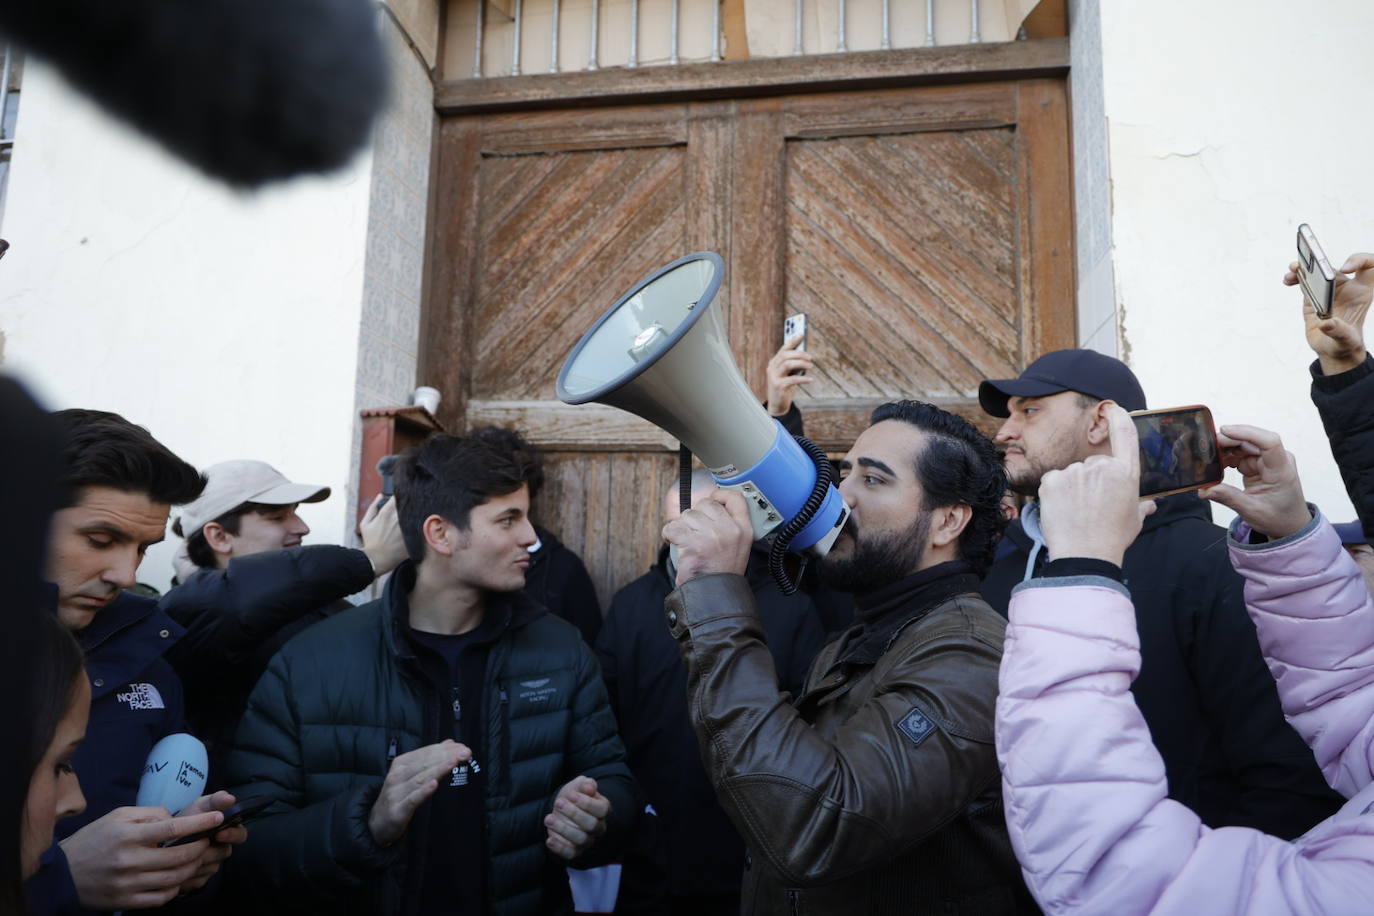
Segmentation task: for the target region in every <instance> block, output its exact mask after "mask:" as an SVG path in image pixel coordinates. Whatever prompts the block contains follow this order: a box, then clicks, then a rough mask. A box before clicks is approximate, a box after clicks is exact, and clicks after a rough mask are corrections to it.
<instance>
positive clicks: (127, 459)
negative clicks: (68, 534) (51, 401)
mask: <svg viewBox="0 0 1374 916" xmlns="http://www.w3.org/2000/svg"><path fill="white" fill-rule="evenodd" d="M52 417H53V419H54V420H55V421H56V422H57V425H58V427H59V428H60V429H61V430H62V432H63V433H64V434H65V435H66V438H67V444H66V448H64V449H63V450H62V458H63V468H62V485H63V487H64V488H65V490H66V493H65V500H66V505H67V506H73V505H75V504H76V502H77V501H78V500H79V499H80V498H81V491H82V489H83V488H85V487H110V488H111V489H115V490H121V491H123V492H125V493H142V494H144V495H146V496H147V497H148V498H149V499H150V500H152V501H153V502H155V503H166V504H167V505H169V506H181V505H185V504H186V503H189V502H191V501H192V500H193V499H195V498H196V497H197V496H199V495H200V492H201V490H204V489H205V478H204V477H203V476H202V475H201V473H200V471H197V470H196V469H195V468H194V467H192V466H191V465H189V464H187V463H186V462H185V461H182V460H181V459H180V458H178V457H177V456H176V455H174V454H172V450H171V449H169V448H167V446H165V445H163V444H162V443H161V442H159V441H157V440H156V439H154V438H153V436H152V434H151V433H149V432H148V431H147V430H146V429H144V428H143V427H142V426H139V425H137V424H135V423H130V422H129V421H128V420H126V419H124V418H123V417H121V416H120V415H119V414H117V413H110V412H109V411H106V410H81V409H77V408H73V409H71V410H59V411H57V412H56V413H54V414H53V415H52Z"/></svg>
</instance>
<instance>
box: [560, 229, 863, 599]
mask: <svg viewBox="0 0 1374 916" xmlns="http://www.w3.org/2000/svg"><path fill="white" fill-rule="evenodd" d="M724 272H725V264H724V262H723V261H722V260H721V257H720V255H718V254H716V253H715V252H713V251H699V252H696V253H695V254H689V255H687V256H686V257H684V258H679V259H678V260H676V261H674V262H672V263H671V264H668V265H667V266H665V267H662V268H660V269H658V270H656V271H654V272H653V273H652V274H650V275H649V276H648V277H645V278H644V279H643V280H641V281H640V282H639V283H637V284H636V285H635V287H634V288H633V289H632V290H630V292H629V293H627V294H625V295H624V296H622V297H621V298H620V299H619V300H618V301H617V302H616V303H615V304H614V305H612V306H611V307H610V309H609V310H608V311H607V312H606V313H605V314H604V315H602V316H601V318H600V319H599V320H598V321H597V322H596V324H594V325H592V327H591V329H590V330H589V331H587V333H586V334H584V335H583V336H582V339H581V340H580V341H578V344H577V346H576V347H574V348H573V351H572V353H570V354H569V355H568V359H567V361H566V362H565V363H564V364H563V369H562V371H561V372H560V373H559V374H558V397H559V399H560V400H562V401H563V402H564V403H567V404H587V403H592V402H595V403H600V404H607V405H609V406H611V407H618V408H620V409H621V410H625V411H628V412H629V413H632V414H635V415H636V416H639V417H642V418H644V419H645V420H648V421H649V422H650V423H652V424H654V425H655V426H657V427H659V428H660V429H662V430H664V431H665V432H667V433H669V434H670V435H672V436H673V437H674V438H676V439H677V440H678V441H679V442H681V443H682V445H683V448H684V449H687V450H690V451H691V452H692V453H694V454H695V455H697V456H698V457H699V458H700V459H701V461H702V463H703V464H705V465H706V467H707V468H708V469H709V470H710V472H711V476H712V477H713V478H715V481H716V483H717V485H718V486H720V487H721V488H723V489H732V490H738V491H739V492H740V493H741V495H743V496H744V498H745V502H746V503H747V504H748V506H749V518H750V522H751V523H752V524H753V528H754V537H755V539H757V540H765V539H766V540H768V541H769V542H770V543H771V548H770V553H769V567H770V570H771V571H772V573H773V577H774V579H775V580H777V582H778V586H779V587H780V588H781V589H782V590H783V591H784V592H785V593H788V594H790V593H791V592H793V591H795V590H796V584H795V583H794V582H793V581H792V580H791V579H790V578H789V577H788V575H787V573H786V571H785V569H784V567H783V560H784V558H785V556H786V554H787V552H788V551H789V550H790V551H793V552H796V553H800V554H802V556H803V558H804V559H805V558H807V557H812V558H814V557H822V556H824V555H825V554H826V553H827V552H828V551H829V550H830V547H831V545H832V544H833V543H834V541H835V538H836V537H837V536H838V535H839V533H840V529H841V528H842V527H843V526H844V523H845V520H846V519H848V517H849V509H848V507H847V506H845V504H844V500H843V499H842V498H841V497H840V494H839V491H837V490H836V489H835V487H834V486H833V485H832V484H831V469H830V463H829V461H828V460H827V459H826V456H825V453H824V452H822V451H821V450H820V449H819V448H817V447H816V446H815V445H814V444H812V443H811V442H809V441H808V440H806V439H803V438H800V437H796V438H794V437H793V436H791V435H789V434H788V433H787V431H786V430H785V429H784V428H783V426H782V424H781V423H779V422H778V421H777V420H775V419H773V418H772V417H770V416H769V415H768V413H767V411H765V410H764V409H763V406H762V405H761V404H760V403H759V401H758V399H757V398H755V396H754V393H753V392H752V391H750V390H749V386H748V385H747V384H745V381H744V377H743V376H742V375H740V371H739V367H738V366H737V365H736V364H735V359H734V356H733V355H732V354H731V352H730V345H729V342H728V341H727V339H726V335H725V331H724V328H723V326H722V324H721V321H720V317H719V315H718V313H717V312H716V310H715V309H713V308H711V305H712V303H713V302H714V300H715V296H716V293H717V292H718V291H719V290H720V284H721V281H722V279H723V275H724ZM687 470H688V469H687V468H684V473H686V471H687ZM684 508H685V507H684Z"/></svg>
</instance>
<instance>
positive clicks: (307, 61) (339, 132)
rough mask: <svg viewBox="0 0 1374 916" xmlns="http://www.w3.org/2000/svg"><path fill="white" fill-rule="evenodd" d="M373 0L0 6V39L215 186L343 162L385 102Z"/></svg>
mask: <svg viewBox="0 0 1374 916" xmlns="http://www.w3.org/2000/svg"><path fill="white" fill-rule="evenodd" d="M377 16H378V13H377V8H376V4H375V3H372V2H370V0H41V2H40V0H0V32H4V33H5V34H6V35H7V36H8V37H9V38H11V39H13V40H14V41H16V42H17V43H19V44H22V45H24V46H25V47H27V48H28V49H29V50H30V51H32V52H33V53H34V54H36V55H38V56H40V57H43V58H46V59H47V60H49V61H51V62H52V63H53V64H54V65H55V66H56V67H57V68H58V69H59V70H61V71H62V73H63V74H64V75H65V76H66V77H67V79H68V80H70V81H71V82H72V84H73V85H75V86H76V87H77V88H79V89H80V90H81V91H83V92H85V93H87V94H88V95H90V96H92V97H93V98H95V99H96V100H97V101H98V102H99V103H100V104H101V105H103V106H105V107H106V108H108V109H109V110H110V111H111V112H113V113H114V114H115V115H117V116H118V117H120V118H122V119H124V120H127V121H129V122H131V123H132V124H133V125H134V126H136V127H137V128H139V129H140V130H142V131H144V132H146V133H147V134H149V135H151V136H152V137H154V138H155V139H157V140H159V141H160V142H162V143H163V144H164V145H166V146H167V147H168V148H169V149H171V150H172V151H173V152H175V153H176V154H178V155H180V156H182V157H183V158H185V159H187V160H188V161H190V162H191V163H193V164H194V165H196V166H198V167H199V168H201V169H202V170H204V171H205V172H207V173H208V174H210V175H213V176H215V177H217V178H220V179H223V180H224V181H226V182H228V183H230V184H233V185H238V186H243V187H250V186H254V185H259V184H262V183H264V182H267V181H271V180H274V179H280V178H286V177H289V176H291V175H296V174H299V173H302V172H322V171H328V170H331V169H334V168H337V167H339V166H341V165H343V164H344V163H345V162H346V161H347V160H348V159H349V157H350V156H351V155H352V154H353V153H354V151H356V150H357V149H358V148H359V147H360V146H362V144H363V143H364V142H366V140H367V137H368V131H369V129H370V128H371V126H372V120H373V117H374V116H375V115H376V113H377V111H378V110H379V109H380V108H381V106H382V104H383V103H384V102H385V100H386V89H387V66H386V59H385V55H384V52H383V48H382V43H381V38H380V36H379V35H378V32H377Z"/></svg>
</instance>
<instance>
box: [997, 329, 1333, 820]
mask: <svg viewBox="0 0 1374 916" xmlns="http://www.w3.org/2000/svg"><path fill="white" fill-rule="evenodd" d="M979 400H980V402H981V403H982V406H983V409H984V411H986V412H987V413H988V414H990V415H992V416H996V417H1002V418H1004V419H1003V423H1002V427H1001V429H1000V430H999V431H998V433H997V442H998V444H999V445H1001V446H1003V448H1004V449H1005V452H1006V458H1005V460H1006V470H1007V478H1008V481H1009V482H1010V484H1011V487H1012V489H1013V490H1015V491H1016V492H1018V493H1021V494H1023V495H1026V496H1032V497H1037V496H1038V494H1039V492H1040V487H1041V484H1042V482H1043V480H1044V479H1045V478H1046V477H1047V476H1048V475H1050V474H1051V473H1052V472H1054V471H1056V470H1060V469H1063V468H1066V467H1068V466H1070V465H1072V464H1074V463H1076V462H1080V461H1083V460H1085V459H1088V458H1090V457H1092V456H1095V455H1106V454H1110V443H1109V431H1110V423H1109V417H1110V415H1111V412H1112V410H1113V408H1114V407H1116V406H1118V405H1119V406H1120V407H1121V408H1124V409H1126V410H1132V411H1138V410H1143V409H1144V408H1145V407H1146V401H1145V392H1144V390H1143V389H1142V388H1141V386H1140V382H1139V381H1138V380H1137V379H1136V377H1135V374H1134V373H1133V372H1131V370H1130V369H1129V368H1128V367H1127V366H1126V365H1125V364H1124V363H1122V362H1121V361H1120V360H1117V359H1114V358H1112V357H1110V356H1105V355H1103V354H1100V353H1095V352H1093V351H1091V350H1058V351H1054V352H1052V353H1047V354H1045V355H1044V356H1042V357H1040V358H1039V359H1037V360H1035V361H1034V362H1033V363H1031V364H1030V365H1029V366H1028V367H1026V369H1025V371H1024V372H1022V373H1021V375H1020V377H1018V378H1015V379H992V380H987V381H984V382H983V383H982V386H981V387H980V389H979ZM1133 441H1135V439H1134V437H1133ZM1171 445H1172V443H1171ZM1170 454H1172V452H1170ZM1040 517H1041V516H1040V509H1039V506H1038V503H1037V502H1032V503H1031V504H1030V505H1028V506H1027V507H1026V508H1025V510H1024V511H1023V512H1022V516H1021V518H1020V519H1018V520H1017V521H1015V522H1013V523H1012V524H1011V525H1010V526H1009V527H1008V529H1007V533H1006V538H1007V541H1008V542H1009V543H1010V544H1011V545H1012V548H1011V549H1010V550H1009V551H1007V552H1006V553H1005V554H1003V555H1002V556H1000V557H999V559H998V560H997V562H996V563H994V564H993V566H992V568H991V570H989V572H988V574H987V576H986V578H985V579H984V581H983V597H984V598H985V599H986V600H987V602H988V603H989V604H990V605H992V606H993V607H994V608H996V609H998V610H999V611H1001V612H1002V613H1004V614H1005V613H1006V610H1007V607H1008V604H1009V601H1010V598H1011V593H1012V589H1013V587H1014V586H1016V585H1017V584H1019V583H1021V582H1022V581H1024V580H1030V579H1034V578H1037V577H1039V576H1040V575H1042V574H1043V573H1044V569H1045V567H1046V564H1047V560H1048V561H1053V560H1056V559H1057V557H1056V556H1055V555H1054V552H1053V550H1049V551H1047V550H1046V547H1045V539H1044V537H1043V534H1042V532H1041V525H1040ZM1123 569H1124V577H1125V581H1126V584H1127V587H1128V588H1129V589H1130V592H1131V597H1132V601H1133V607H1134V610H1135V615H1136V624H1137V627H1138V629H1139V632H1140V644H1141V650H1140V651H1141V655H1142V657H1143V658H1144V659H1145V664H1144V669H1143V671H1142V673H1141V676H1140V677H1138V678H1136V680H1135V681H1134V683H1133V684H1132V685H1131V692H1132V694H1133V695H1134V697H1135V701H1136V703H1137V704H1138V705H1139V707H1140V711H1141V714H1142V715H1143V716H1144V717H1145V721H1146V723H1147V724H1148V725H1149V730H1150V735H1151V737H1152V738H1153V740H1154V743H1155V747H1156V748H1157V749H1158V751H1159V754H1160V756H1161V757H1162V758H1163V760H1164V764H1165V768H1166V771H1167V774H1168V787H1169V796H1170V797H1171V798H1173V799H1175V800H1177V801H1179V802H1182V803H1183V804H1185V805H1187V806H1188V807H1190V808H1192V809H1193V810H1195V811H1197V812H1198V814H1199V815H1201V817H1202V819H1203V821H1204V822H1205V823H1207V824H1208V825H1209V826H1212V827H1222V826H1248V827H1255V828H1257V829H1260V830H1264V831H1265V832H1267V833H1271V834H1274V835H1275V836H1280V837H1284V838H1291V837H1294V836H1297V835H1298V834H1300V833H1302V832H1303V831H1304V830H1306V829H1308V828H1309V827H1311V826H1312V825H1313V824H1315V823H1316V822H1317V821H1319V820H1321V819H1322V818H1324V817H1326V816H1328V815H1329V814H1331V813H1332V812H1333V811H1335V810H1336V808H1337V807H1338V806H1339V802H1340V799H1339V798H1338V797H1337V796H1336V795H1335V794H1334V793H1333V792H1332V791H1331V790H1330V788H1329V787H1328V786H1327V785H1326V784H1325V781H1324V780H1323V779H1322V778H1321V774H1320V772H1318V770H1317V767H1316V764H1315V762H1314V761H1313V759H1312V754H1311V752H1310V751H1308V749H1307V748H1306V747H1305V746H1304V745H1303V743H1302V741H1301V740H1300V739H1299V738H1298V735H1297V734H1296V733H1295V732H1294V731H1293V729H1292V728H1291V727H1290V726H1289V725H1288V723H1287V722H1285V721H1284V718H1283V712H1282V710H1281V709H1280V707H1279V702H1278V695H1277V693H1276V691H1275V689H1274V682H1273V679H1272V678H1271V677H1270V676H1269V672H1268V670H1266V668H1265V666H1264V660H1263V658H1262V657H1261V655H1260V650H1259V645H1258V643H1257V642H1256V641H1255V629H1254V626H1253V625H1252V624H1251V623H1250V620H1249V618H1248V617H1247V616H1246V613H1245V602H1244V597H1243V595H1242V582H1241V579H1240V577H1239V576H1237V575H1236V573H1235V571H1234V570H1233V569H1232V568H1231V565H1230V563H1228V562H1227V558H1226V551H1225V532H1224V530H1223V529H1221V528H1220V527H1218V526H1216V525H1214V524H1212V521H1211V510H1210V507H1209V506H1208V504H1207V503H1205V502H1203V501H1202V500H1200V499H1198V498H1197V494H1196V493H1194V492H1184V493H1178V494H1176V495H1173V496H1166V497H1164V498H1162V499H1159V500H1158V501H1157V508H1156V510H1155V511H1154V513H1153V514H1152V515H1151V516H1150V517H1149V518H1148V519H1146V521H1145V523H1144V525H1143V528H1142V529H1141V531H1140V534H1139V536H1138V537H1137V538H1135V540H1134V542H1133V543H1131V544H1130V545H1129V547H1128V549H1127V550H1126V551H1125V558H1124V566H1123Z"/></svg>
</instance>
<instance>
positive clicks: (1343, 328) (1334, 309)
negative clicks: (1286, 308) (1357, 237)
mask: <svg viewBox="0 0 1374 916" xmlns="http://www.w3.org/2000/svg"><path fill="white" fill-rule="evenodd" d="M1283 282H1284V285H1285V286H1297V285H1298V283H1299V280H1298V262H1297V261H1294V262H1293V263H1291V264H1289V265H1288V272H1287V273H1286V274H1284V277H1283ZM1331 300H1332V302H1331V314H1330V316H1328V317H1326V318H1319V317H1318V316H1317V313H1316V310H1315V309H1314V308H1313V306H1312V302H1311V300H1309V299H1308V298H1307V297H1306V296H1305V295H1304V297H1303V306H1302V314H1303V326H1304V330H1305V332H1306V335H1307V345H1308V346H1309V347H1311V348H1312V352H1313V353H1315V354H1316V356H1317V358H1316V359H1315V360H1314V361H1313V362H1312V366H1311V370H1310V371H1311V373H1312V403H1313V404H1314V405H1316V408H1317V412H1318V413H1319V414H1320V415H1321V419H1322V426H1323V427H1324V428H1325V429H1326V437H1327V439H1328V440H1329V441H1330V443H1331V455H1332V457H1333V458H1335V459H1336V466H1337V467H1338V468H1340V472H1341V479H1342V481H1344V483H1345V490H1346V493H1348V494H1349V496H1350V501H1351V502H1352V503H1353V504H1354V505H1355V512H1356V513H1357V514H1358V515H1359V517H1360V523H1361V524H1362V525H1363V526H1364V531H1365V536H1366V538H1367V539H1369V540H1374V359H1371V358H1370V356H1369V353H1368V351H1367V350H1366V349H1365V345H1364V320H1365V315H1366V314H1368V312H1369V305H1370V302H1371V301H1372V300H1374V254H1369V253H1356V254H1352V255H1351V256H1350V257H1348V258H1346V260H1345V263H1344V264H1342V265H1341V267H1340V269H1339V270H1338V271H1337V272H1336V280H1335V291H1334V293H1333V294H1332V297H1331Z"/></svg>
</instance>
